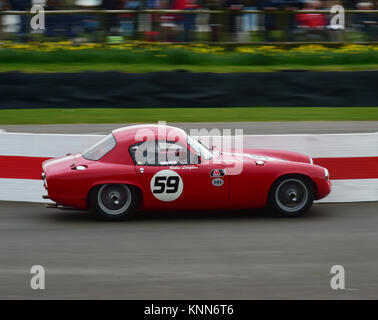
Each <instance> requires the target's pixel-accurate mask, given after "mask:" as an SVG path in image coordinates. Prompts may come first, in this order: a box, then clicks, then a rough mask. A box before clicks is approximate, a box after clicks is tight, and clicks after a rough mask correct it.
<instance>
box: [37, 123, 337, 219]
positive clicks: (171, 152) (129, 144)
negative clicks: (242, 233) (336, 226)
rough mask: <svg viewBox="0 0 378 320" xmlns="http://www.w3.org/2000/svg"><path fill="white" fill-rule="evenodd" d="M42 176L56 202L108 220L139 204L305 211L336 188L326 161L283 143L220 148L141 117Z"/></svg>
mask: <svg viewBox="0 0 378 320" xmlns="http://www.w3.org/2000/svg"><path fill="white" fill-rule="evenodd" d="M42 166H43V173H42V178H43V179H44V186H45V188H46V190H47V191H48V195H47V196H44V198H45V199H51V200H52V201H54V202H55V204H53V205H50V207H54V208H61V209H64V208H76V209H85V210H89V209H92V210H93V211H94V212H95V213H96V214H98V215H100V216H102V217H105V218H107V219H110V220H120V219H124V218H128V217H131V216H133V215H134V214H135V213H137V212H138V211H140V210H142V209H143V210H150V209H154V210H167V209H173V210H183V209H192V210H195V209H227V208H229V209H233V208H259V207H264V206H267V205H269V206H271V207H273V208H274V209H275V211H276V212H277V213H279V214H280V215H284V216H298V215H301V214H303V213H304V212H306V211H307V210H308V209H309V208H310V207H311V205H312V203H313V201H314V200H317V199H321V198H323V197H325V196H326V195H328V194H329V193H330V191H331V182H330V181H329V176H328V171H327V169H326V168H323V167H320V166H317V165H314V164H313V163H312V159H311V158H310V157H309V156H306V155H302V154H299V153H294V152H287V151H277V150H253V149H243V150H236V151H235V150H234V151H233V152H224V151H222V152H217V151H215V150H213V148H210V149H209V148H207V147H206V146H205V145H204V144H203V143H201V141H199V140H196V139H194V138H193V137H191V136H189V135H187V134H186V133H185V132H184V131H183V130H181V129H178V128H174V127H169V126H164V128H162V127H161V126H158V125H138V126H130V127H125V128H121V129H118V130H115V131H113V132H112V134H110V135H108V136H107V137H105V138H104V139H102V140H101V141H100V142H98V143H96V144H95V145H94V146H93V147H91V148H89V149H88V150H87V151H85V152H84V153H82V154H77V155H68V156H65V157H61V158H57V159H52V160H47V161H45V162H44V163H43V165H42Z"/></svg>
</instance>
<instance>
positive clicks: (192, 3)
mask: <svg viewBox="0 0 378 320" xmlns="http://www.w3.org/2000/svg"><path fill="white" fill-rule="evenodd" d="M198 8H199V5H198V4H197V0H184V1H183V9H182V10H196V9H198ZM181 16H182V18H183V26H184V41H185V42H191V41H193V33H194V31H195V28H196V18H197V15H196V14H188V13H186V14H184V15H181Z"/></svg>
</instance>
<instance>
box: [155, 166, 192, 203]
mask: <svg viewBox="0 0 378 320" xmlns="http://www.w3.org/2000/svg"><path fill="white" fill-rule="evenodd" d="M150 187H151V192H152V194H153V195H154V197H155V198H156V199H159V200H161V201H165V202H170V201H174V200H176V199H178V198H179V197H180V195H181V193H182V190H183V189H184V183H183V181H182V179H181V177H180V175H179V174H178V173H177V172H175V171H172V170H161V171H159V172H157V173H156V174H155V175H154V176H153V177H152V179H151V182H150Z"/></svg>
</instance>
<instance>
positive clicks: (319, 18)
mask: <svg viewBox="0 0 378 320" xmlns="http://www.w3.org/2000/svg"><path fill="white" fill-rule="evenodd" d="M321 6H322V4H321V2H320V1H317V0H311V1H307V2H306V3H305V4H304V8H303V10H319V9H321ZM296 20H297V22H298V26H299V27H300V28H301V29H302V31H303V32H304V33H305V35H306V38H307V39H308V38H310V39H311V40H314V39H313V38H314V37H317V38H319V37H321V38H324V36H325V32H324V31H325V28H326V26H327V18H326V15H325V14H323V13H300V14H297V15H296ZM316 40H319V39H316Z"/></svg>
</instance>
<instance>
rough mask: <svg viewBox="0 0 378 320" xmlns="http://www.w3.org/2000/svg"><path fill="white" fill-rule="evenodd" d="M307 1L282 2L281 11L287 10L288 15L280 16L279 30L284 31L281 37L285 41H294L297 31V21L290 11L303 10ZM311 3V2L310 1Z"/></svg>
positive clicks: (283, 0)
mask: <svg viewBox="0 0 378 320" xmlns="http://www.w3.org/2000/svg"><path fill="white" fill-rule="evenodd" d="M304 1H305V0H281V9H282V10H285V11H286V12H287V14H282V15H279V16H278V19H279V21H278V29H279V30H281V31H282V35H281V37H280V39H281V40H283V41H294V40H295V39H294V34H295V32H296V31H297V30H296V29H297V21H296V19H295V14H293V13H291V12H290V11H293V10H301V9H302V8H303V2H304ZM310 1H311V0H310Z"/></svg>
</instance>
